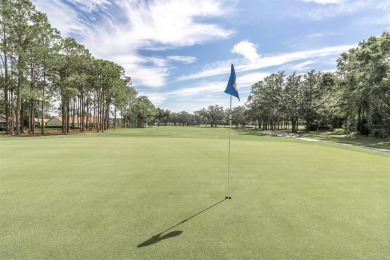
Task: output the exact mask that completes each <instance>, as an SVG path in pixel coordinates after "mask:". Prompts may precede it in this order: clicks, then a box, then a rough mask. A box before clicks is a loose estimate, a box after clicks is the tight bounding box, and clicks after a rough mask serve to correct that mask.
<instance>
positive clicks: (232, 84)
mask: <svg viewBox="0 0 390 260" xmlns="http://www.w3.org/2000/svg"><path fill="white" fill-rule="evenodd" d="M225 93H227V94H229V95H232V96H235V97H236V98H238V100H240V97H239V96H238V91H237V82H236V72H235V71H234V66H233V64H232V67H231V71H230V78H229V82H228V84H227V87H226V89H225Z"/></svg>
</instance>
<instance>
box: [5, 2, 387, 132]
mask: <svg viewBox="0 0 390 260" xmlns="http://www.w3.org/2000/svg"><path fill="white" fill-rule="evenodd" d="M0 12H1V13H0V114H3V115H5V117H6V124H5V129H4V130H5V133H6V134H9V135H20V134H21V133H23V132H25V131H26V132H28V133H34V132H35V131H36V130H35V129H36V128H35V126H36V122H35V120H36V118H40V120H41V122H42V123H41V125H44V124H43V121H44V119H45V118H47V115H48V111H49V110H50V109H52V108H53V106H55V105H56V104H59V108H60V109H59V110H60V115H61V117H62V127H61V129H62V133H69V130H70V128H71V125H72V124H71V122H72V120H74V118H77V119H78V120H79V122H80V123H79V127H78V128H79V130H80V131H85V130H86V129H87V128H89V127H90V126H88V123H87V122H89V121H90V118H94V119H96V118H97V121H94V122H95V123H94V124H93V125H92V127H93V128H94V129H95V130H96V131H98V132H100V131H105V130H107V129H108V128H109V127H146V126H147V125H154V124H155V125H201V124H206V125H210V126H211V127H215V126H217V125H218V124H228V119H227V118H228V114H229V111H228V109H224V108H223V107H221V106H218V105H210V106H208V107H207V108H203V109H201V110H199V111H196V112H194V113H188V112H185V111H182V112H180V113H175V112H171V111H169V110H165V109H162V108H156V107H155V106H154V104H153V103H152V102H151V101H150V100H149V99H148V98H147V97H145V96H138V94H137V91H136V89H134V88H133V87H132V82H131V78H129V77H126V76H125V71H124V69H123V68H122V67H121V66H119V65H118V64H115V63H113V62H111V61H107V60H101V59H96V58H94V57H93V56H92V55H91V53H90V52H89V50H88V49H86V48H85V47H84V46H83V45H81V44H79V43H78V42H77V41H76V40H75V39H73V38H71V37H67V38H63V37H61V35H60V33H59V32H58V31H57V30H56V29H55V28H52V26H51V25H50V23H49V22H48V19H47V16H46V15H45V14H44V13H41V12H39V11H37V10H36V9H35V7H34V5H33V4H32V3H31V1H30V0H3V1H1V2H0ZM389 64H390V33H389V32H384V33H383V34H382V35H381V36H380V37H374V36H373V37H370V38H369V39H367V40H364V41H362V42H360V43H359V44H358V46H357V47H356V48H353V49H350V50H349V51H348V52H346V53H342V54H341V55H340V58H339V59H338V60H337V70H336V72H320V71H315V70H312V71H309V72H307V73H306V74H303V75H301V74H297V73H293V74H291V75H287V74H286V73H285V72H283V71H280V72H277V73H274V74H271V75H269V76H268V77H266V78H264V79H263V80H261V81H259V82H257V83H255V84H254V85H253V86H252V87H251V93H250V95H249V97H248V100H247V102H246V103H245V105H243V106H240V107H236V108H234V109H232V111H231V112H232V123H233V124H234V125H235V126H236V127H238V126H245V125H247V124H255V125H256V126H257V127H258V128H260V129H263V130H276V129H291V130H292V131H293V132H296V131H298V125H302V124H304V130H332V129H335V128H344V129H345V130H346V131H347V132H351V133H352V132H356V133H360V134H363V135H370V136H375V137H387V136H390V65H389ZM221 91H223V89H222V90H221ZM117 115H120V118H117ZM40 131H41V133H42V134H44V131H45V128H44V127H41V128H40Z"/></svg>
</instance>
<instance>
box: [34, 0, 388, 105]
mask: <svg viewBox="0 0 390 260" xmlns="http://www.w3.org/2000/svg"><path fill="white" fill-rule="evenodd" d="M33 3H34V4H35V5H36V7H37V9H38V10H39V11H41V12H44V13H46V14H47V16H48V18H49V21H50V22H51V24H52V26H53V27H55V28H57V29H58V30H59V31H60V32H61V34H62V36H63V37H66V36H72V37H74V38H75V39H76V40H77V41H78V42H79V43H81V44H83V45H84V46H85V47H86V48H88V49H89V50H90V51H91V53H92V54H93V56H94V57H96V58H101V59H106V60H111V61H113V62H116V63H117V64H119V65H121V66H123V67H124V68H125V70H126V75H127V76H130V77H131V78H132V80H133V86H134V87H135V88H136V89H137V91H138V92H139V95H145V96H148V97H149V99H150V100H151V101H152V102H153V103H154V104H155V105H156V106H158V107H161V108H164V109H169V110H171V111H174V112H180V111H188V112H193V111H196V110H199V109H201V108H203V107H208V106H209V105H221V106H223V107H225V108H227V107H228V106H229V96H228V95H227V94H225V93H223V91H224V90H225V88H226V84H227V81H228V79H229V73H230V64H231V63H233V64H234V66H235V69H236V74H237V84H238V91H239V94H240V97H241V102H238V100H234V102H233V106H238V105H244V104H245V102H246V99H247V97H248V95H249V92H250V87H251V86H252V85H253V84H254V83H256V82H258V81H260V80H262V79H263V78H264V77H266V76H267V75H269V74H271V73H276V72H278V71H281V70H284V71H286V73H288V74H289V73H292V72H294V71H296V72H297V73H299V74H303V73H306V72H307V71H309V70H312V69H315V70H317V71H335V69H336V59H337V58H338V57H339V55H340V54H341V53H342V52H345V51H347V50H348V49H350V48H352V47H355V46H356V45H357V44H358V42H359V41H362V40H364V39H367V38H368V37H370V36H380V35H381V33H382V32H384V31H389V30H390V0H111V1H110V0H33Z"/></svg>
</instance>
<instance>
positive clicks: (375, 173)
mask: <svg viewBox="0 0 390 260" xmlns="http://www.w3.org/2000/svg"><path fill="white" fill-rule="evenodd" d="M227 137H228V130H227V128H216V129H214V128H213V129H211V128H187V127H176V128H175V127H160V128H151V129H132V130H117V131H112V132H110V133H108V134H88V135H72V136H47V137H32V138H0V230H1V232H0V258H1V259H126V258H127V259H270V258H271V259H308V258H309V259H317V258H322V259H341V258H344V259H388V256H389V255H390V250H389V243H390V235H389V234H390V222H389V218H390V206H389V199H390V190H389V186H390V173H389V168H390V160H389V159H390V157H389V156H388V154H384V153H379V152H374V151H365V150H361V149H359V150H355V149H353V148H350V147H341V146H336V145H331V144H324V143H313V142H304V141H299V140H293V139H287V138H278V137H270V136H250V135H241V134H239V133H237V132H234V131H233V132H232V143H231V144H232V168H231V176H232V179H231V180H232V196H233V199H232V200H224V196H225V195H226V189H227V180H226V176H227V158H228V154H227V148H228V139H227Z"/></svg>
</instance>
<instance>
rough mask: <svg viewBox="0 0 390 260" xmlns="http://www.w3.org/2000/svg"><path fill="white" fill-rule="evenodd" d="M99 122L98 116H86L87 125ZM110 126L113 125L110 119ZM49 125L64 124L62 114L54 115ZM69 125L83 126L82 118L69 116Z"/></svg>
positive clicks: (74, 126)
mask: <svg viewBox="0 0 390 260" xmlns="http://www.w3.org/2000/svg"><path fill="white" fill-rule="evenodd" d="M97 123H98V117H93V116H92V117H88V121H87V117H84V124H85V126H95V125H96V124H97ZM109 124H110V127H112V120H111V119H110V120H109ZM46 125H47V126H62V117H61V116H55V117H52V118H51V119H50V120H49V121H48V122H47V123H46ZM69 125H70V127H71V128H79V127H80V126H81V118H78V117H77V116H74V117H73V116H70V117H69Z"/></svg>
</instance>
